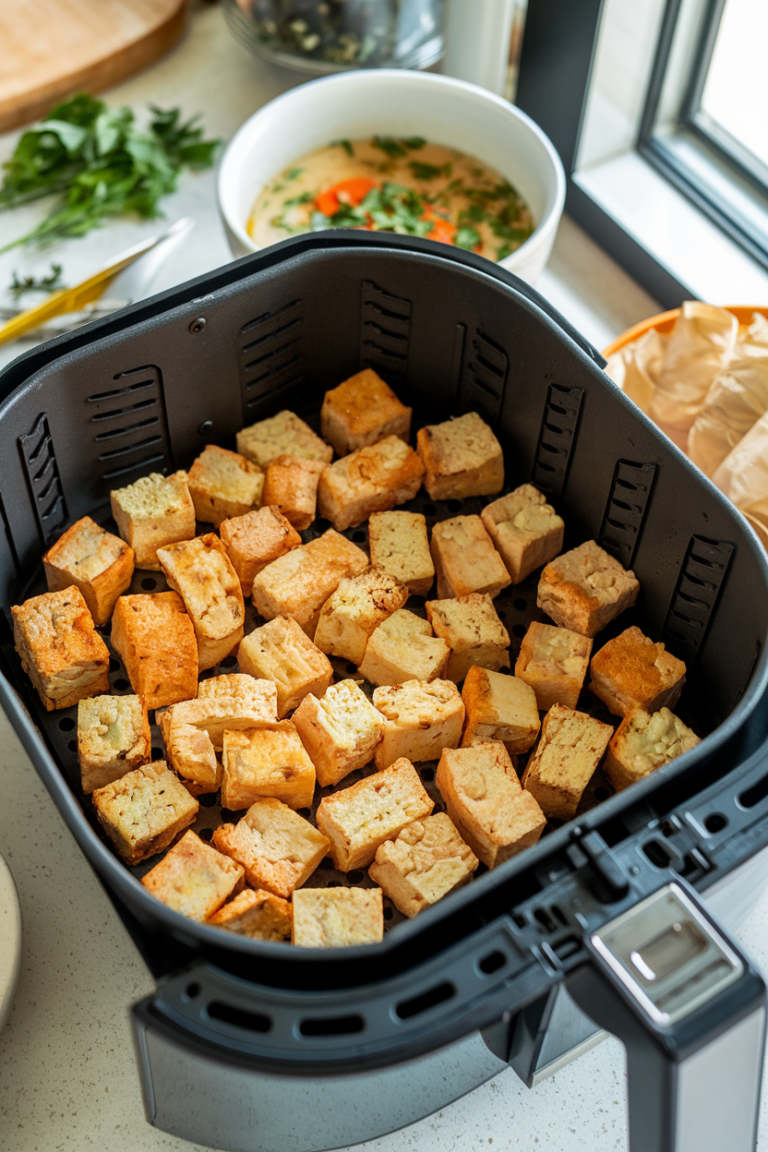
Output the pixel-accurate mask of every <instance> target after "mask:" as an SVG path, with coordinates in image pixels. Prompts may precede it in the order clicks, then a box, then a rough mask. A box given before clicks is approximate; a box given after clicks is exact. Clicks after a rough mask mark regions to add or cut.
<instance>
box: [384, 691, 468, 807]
mask: <svg viewBox="0 0 768 1152" xmlns="http://www.w3.org/2000/svg"><path fill="white" fill-rule="evenodd" d="M373 706H374V708H378V710H379V712H381V714H382V716H383V717H384V733H383V735H382V739H381V743H380V744H379V745H377V747H376V751H375V753H374V759H375V761H376V767H377V768H380V769H381V768H386V767H387V765H388V764H392V763H394V761H395V760H400V759H401V758H402V757H407V759H408V760H413V761H414V762H415V763H418V762H419V761H421V760H436V759H437V758H438V756H439V755H440V753H441V751H442V750H443V748H456V747H458V743H459V740H460V739H461V730H462V728H463V727H464V703H463V701H462V699H461V696H460V695H459V690H458V688H457V687H456V685H455V684H453V683H451V681H450V680H432V681H430V682H429V683H428V684H424V683H423V682H422V681H421V680H406V681H405V683H404V684H385V685H382V687H381V688H376V689H374V693H373ZM414 819H416V817H414Z"/></svg>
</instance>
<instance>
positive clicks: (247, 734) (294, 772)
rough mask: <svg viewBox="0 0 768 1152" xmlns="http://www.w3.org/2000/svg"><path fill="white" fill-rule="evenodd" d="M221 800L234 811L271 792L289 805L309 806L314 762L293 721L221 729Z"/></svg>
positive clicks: (290, 806)
mask: <svg viewBox="0 0 768 1152" xmlns="http://www.w3.org/2000/svg"><path fill="white" fill-rule="evenodd" d="M223 761H224V779H223V781H222V785H221V803H222V806H223V807H224V808H229V809H231V810H232V811H237V810H238V809H240V808H249V807H250V806H251V804H253V803H254V802H255V801H256V800H261V799H262V798H263V797H264V796H271V797H273V798H274V799H275V800H282V802H283V803H284V804H287V805H288V807H289V808H309V807H311V805H312V797H313V796H314V794H315V766H314V764H313V763H312V761H311V760H310V758H309V755H308V754H307V751H306V749H305V748H304V745H303V744H302V742H301V739H300V737H299V733H298V731H297V730H296V725H295V724H293V723H292V722H291V721H290V720H283V721H282V722H281V723H280V724H275V726H274V727H273V728H246V729H245V730H244V731H242V732H225V733H224V754H223Z"/></svg>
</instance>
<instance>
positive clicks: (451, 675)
mask: <svg viewBox="0 0 768 1152" xmlns="http://www.w3.org/2000/svg"><path fill="white" fill-rule="evenodd" d="M426 609H427V617H428V619H429V622H430V624H431V625H432V629H433V631H434V633H435V635H436V636H439V637H440V638H441V639H442V640H445V642H446V644H448V646H449V648H450V649H451V655H450V657H449V659H448V668H447V671H446V673H445V675H446V679H448V680H455V682H456V683H457V684H458V683H460V682H461V681H462V680H463V679H464V677H465V676H466V674H467V672H468V671H469V669H470V668H471V667H472V666H473V665H478V666H479V667H480V668H490V670H491V671H492V672H498V671H499V669H500V668H509V633H508V632H507V630H506V628H505V627H504V625H503V624H502V622H501V620H500V619H499V616H498V613H497V612H496V609H495V608H494V606H493V601H492V600H491V598H490V596H489V595H488V594H487V593H485V592H472V593H470V594H469V595H468V596H458V597H456V598H455V599H448V600H428V601H427V603H426Z"/></svg>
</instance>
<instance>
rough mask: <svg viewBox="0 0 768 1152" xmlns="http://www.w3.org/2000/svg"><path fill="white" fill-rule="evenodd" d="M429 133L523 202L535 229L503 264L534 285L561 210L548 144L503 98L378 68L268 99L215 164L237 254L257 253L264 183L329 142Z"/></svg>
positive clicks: (558, 172) (558, 173)
mask: <svg viewBox="0 0 768 1152" xmlns="http://www.w3.org/2000/svg"><path fill="white" fill-rule="evenodd" d="M373 135H380V136H423V137H424V138H425V139H427V140H429V141H430V143H433V144H444V145H447V146H448V147H451V148H456V149H458V150H459V151H460V152H466V153H468V154H469V155H471V156H476V157H477V159H478V160H482V161H483V162H484V163H486V164H490V165H491V166H492V167H494V168H496V170H497V171H498V172H500V173H501V175H502V176H504V177H505V178H506V179H507V180H509V182H510V183H511V184H513V185H514V186H515V188H517V190H518V191H519V192H520V194H521V195H522V196H523V197H524V199H525V200H526V201H527V203H528V205H529V207H530V209H531V212H532V213H533V218H534V220H535V221H536V228H535V230H534V232H533V234H532V235H531V236H530V238H529V239H528V240H526V241H525V243H524V244H521V246H520V247H519V248H518V249H517V250H516V251H515V252H513V253H512V255H511V256H507V257H506V259H504V260H502V261H501V265H502V267H504V268H508V269H509V270H510V271H511V272H515V273H516V274H517V275H518V276H521V277H522V279H523V280H526V281H527V282H528V283H529V284H533V283H535V281H536V278H537V277H538V275H539V273H540V272H541V270H542V268H543V267H544V265H545V264H546V262H547V258H548V257H549V253H550V251H551V249H552V244H553V243H554V239H555V232H556V231H557V226H558V223H559V221H560V216H561V214H562V211H563V202H564V199H565V175H564V173H563V166H562V164H561V163H560V159H559V157H558V155H557V153H556V152H555V149H554V148H553V146H552V144H551V143H550V141H549V140H548V138H547V137H546V136H545V135H544V133H543V132H542V131H541V129H540V128H538V127H537V126H536V125H535V124H534V123H533V121H532V120H530V119H529V118H528V116H526V115H525V114H524V113H523V112H520V111H519V110H518V109H517V108H515V107H514V106H513V105H512V104H510V103H508V101H506V100H502V99H501V98H500V97H499V96H494V95H493V94H492V93H490V92H486V91H485V89H484V88H478V87H476V86H475V85H474V84H466V83H465V82H464V81H463V80H454V79H452V78H451V77H449V76H437V75H434V74H433V73H429V72H408V71H400V70H398V69H372V70H370V71H359V72H347V73H344V74H341V75H337V76H327V77H323V79H321V80H313V81H311V82H310V83H308V84H302V85H301V86H300V87H298V88H294V89H292V90H291V91H290V92H286V93H285V95H283V96H278V97H277V99H275V100H271V101H270V102H269V104H265V105H264V107H263V108H261V109H260V110H259V111H258V112H256V113H254V115H253V116H251V117H250V118H249V119H248V120H246V122H245V123H244V124H243V125H242V127H241V128H240V129H239V130H238V132H237V133H236V135H235V136H234V138H233V139H232V141H231V142H230V144H229V145H228V147H227V149H226V151H225V153H224V156H223V157H222V160H221V165H220V167H219V177H218V199H219V210H220V212H221V215H222V218H223V220H224V226H225V228H226V232H227V237H228V240H229V246H230V248H231V249H232V252H233V254H234V255H235V256H245V255H247V254H248V253H249V252H256V251H257V250H258V245H257V244H255V243H254V241H253V240H252V239H251V237H250V236H249V235H248V233H247V231H246V223H247V220H248V217H249V216H250V213H251V210H252V208H253V204H254V201H255V200H256V197H257V196H258V194H259V193H260V191H261V189H262V188H263V187H264V185H265V184H267V183H269V181H270V180H272V179H273V177H274V176H276V175H277V173H278V172H280V171H282V169H283V168H286V167H287V166H288V165H289V164H292V163H293V162H294V161H295V160H298V158H299V157H300V156H303V155H305V154H306V153H307V152H312V151H313V150H314V149H316V148H321V147H323V146H324V145H326V144H328V143H329V142H330V141H331V140H338V139H348V140H354V139H359V138H361V137H366V136H373Z"/></svg>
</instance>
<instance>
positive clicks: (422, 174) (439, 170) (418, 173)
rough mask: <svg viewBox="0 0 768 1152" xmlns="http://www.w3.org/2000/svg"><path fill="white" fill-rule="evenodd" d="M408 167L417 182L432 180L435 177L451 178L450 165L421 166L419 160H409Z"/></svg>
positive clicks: (451, 170)
mask: <svg viewBox="0 0 768 1152" xmlns="http://www.w3.org/2000/svg"><path fill="white" fill-rule="evenodd" d="M408 167H409V168H410V170H411V172H413V174H414V176H415V177H416V179H417V180H434V179H435V177H436V176H451V175H452V174H453V169H452V167H451V165H450V164H442V165H439V166H438V165H436V164H423V163H422V162H421V160H409V161H408Z"/></svg>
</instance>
